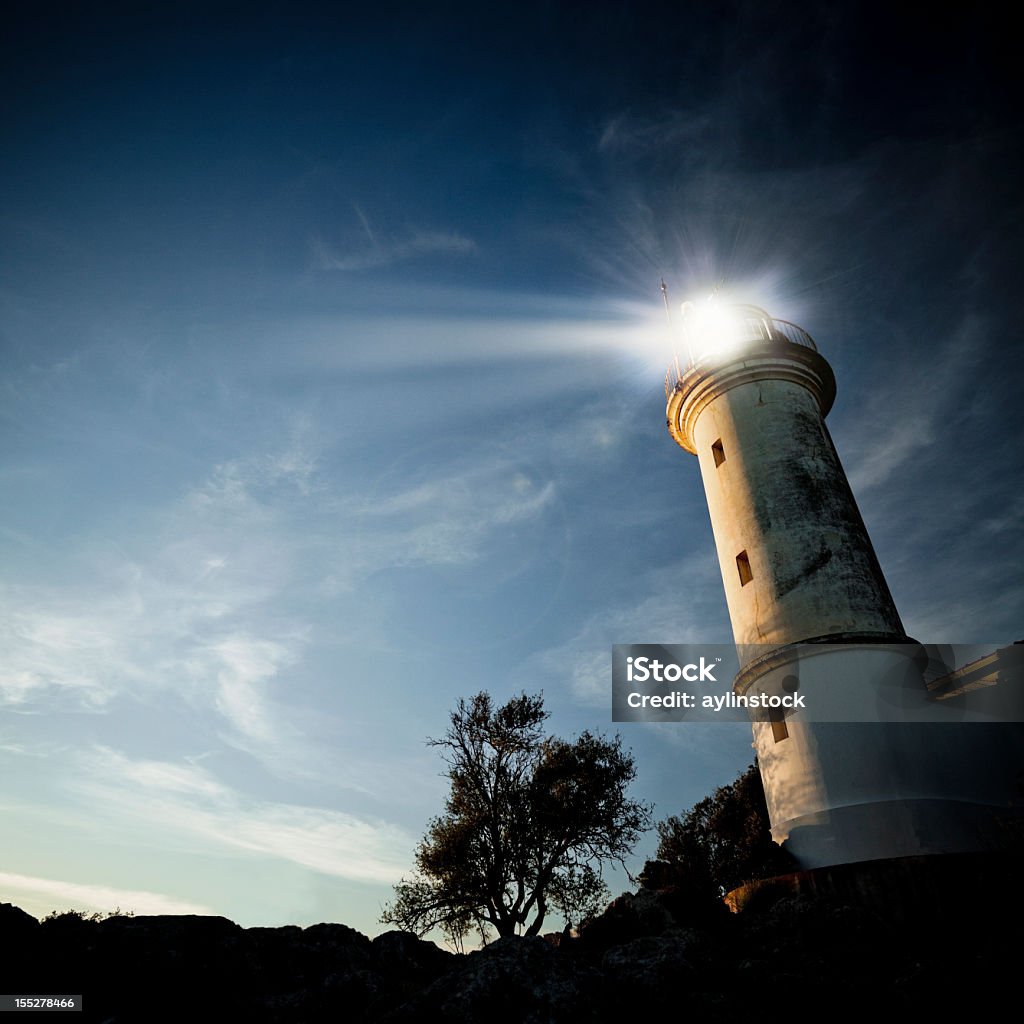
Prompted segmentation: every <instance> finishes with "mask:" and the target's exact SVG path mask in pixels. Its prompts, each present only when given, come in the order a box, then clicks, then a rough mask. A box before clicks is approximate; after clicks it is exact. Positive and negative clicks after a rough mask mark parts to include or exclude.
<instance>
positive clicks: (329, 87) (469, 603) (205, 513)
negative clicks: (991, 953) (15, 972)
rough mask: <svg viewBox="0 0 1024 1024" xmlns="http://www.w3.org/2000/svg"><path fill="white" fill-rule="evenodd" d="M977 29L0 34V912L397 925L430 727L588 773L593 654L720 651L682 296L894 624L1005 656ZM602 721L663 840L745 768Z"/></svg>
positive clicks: (716, 736) (1011, 329) (1008, 566)
mask: <svg viewBox="0 0 1024 1024" xmlns="http://www.w3.org/2000/svg"><path fill="white" fill-rule="evenodd" d="M1000 18H1001V15H999V14H998V13H997V12H996V11H995V9H994V8H988V9H971V10H970V11H967V10H966V9H965V10H964V11H963V12H962V13H961V14H960V15H959V16H958V15H949V16H944V17H943V18H942V19H941V20H937V21H935V22H933V21H931V20H926V19H924V18H919V17H918V16H916V15H912V14H910V13H901V12H899V11H894V10H891V9H889V8H888V7H887V6H873V5H871V4H864V3H857V4H852V3H845V2H840V3H837V4H830V5H821V6H820V8H818V7H811V6H808V7H806V8H801V7H800V6H799V5H793V4H777V3H770V2H768V3H766V2H757V3H754V2H742V0H740V2H736V0H734V2H728V3H721V4H716V5H710V4H702V5H691V6H687V5H681V4H678V3H675V4H663V5H662V4H643V3H640V4H630V5H625V4H603V3H596V4H589V5H583V4H575V3H530V2H526V3H519V4H515V5H511V4H500V3H499V4H497V5H490V6H489V5H481V4H435V5H414V4H385V5H382V6H381V5H376V6H374V8H373V10H372V11H371V10H370V9H369V8H368V7H364V6H362V5H360V6H356V5H351V4H346V3H341V4H333V5H323V6H317V5H312V4H308V3H305V2H302V0H296V2H291V3H288V4H265V3H259V2H252V3H247V4H244V5H243V4H216V3H215V4H209V3H202V4H200V3H189V2H179V3H175V4H143V3H125V4H119V5H110V4H104V3H90V4H81V3H74V4H67V3H60V2H50V3H45V4H40V3H22V2H16V3H15V4H14V5H13V11H9V12H8V13H6V14H5V33H4V38H3V40H2V42H0V47H2V49H3V53H2V59H0V77H2V79H3V92H4V96H5V97H6V103H5V111H4V115H3V121H2V146H0V183H2V188H0V236H2V237H0V251H2V253H3V256H2V273H0V314H2V315H0V809H2V813H3V820H4V827H3V830H2V832H0V901H8V902H12V903H15V904H16V905H18V906H21V907H23V908H24V909H26V910H28V911H29V912H31V913H34V914H37V915H43V914H46V913H47V912H49V911H51V910H54V909H65V908H67V907H77V908H81V909H86V910H90V911H93V910H98V911H109V910H113V909H114V908H115V907H120V908H121V909H133V910H134V911H135V912H136V913H203V914H222V915H224V916H227V917H230V918H231V919H233V920H235V921H237V922H239V923H240V924H243V925H246V926H253V925H280V924H303V925H304V924H311V923H315V922H317V921H341V922H344V923H347V924H349V925H351V926H353V927H356V928H358V929H360V930H361V931H363V932H365V933H367V934H371V935H373V934H377V933H379V932H380V931H382V930H385V926H383V925H381V924H379V923H378V918H379V916H380V912H381V908H382V906H383V904H384V903H385V902H386V901H387V900H388V899H389V898H390V895H391V891H392V889H391V887H392V885H393V883H394V882H395V881H397V880H398V879H399V878H400V877H402V875H403V874H407V873H408V872H409V871H410V869H411V867H412V856H413V851H414V848H415V846H416V843H417V841H418V839H419V838H420V837H421V836H422V835H423V832H424V829H425V826H426V824H427V822H428V820H429V819H430V818H431V817H432V816H433V815H435V814H437V813H439V812H440V811H441V809H442V807H443V802H444V798H445V794H446V783H445V780H444V778H443V777H442V774H441V773H442V770H443V767H444V766H443V764H442V763H441V761H440V759H439V757H438V753H437V751H436V750H435V749H432V748H430V747H428V746H427V745H426V742H425V741H426V739H427V738H428V737H431V736H434V737H436V736H440V735H442V734H443V732H444V730H445V728H446V727H447V723H448V715H449V713H450V711H451V709H452V708H453V707H454V705H455V703H456V702H457V700H458V699H459V698H460V697H468V696H471V695H472V694H474V693H476V692H478V691H479V690H482V689H486V690H488V691H490V692H491V693H492V694H493V695H494V696H495V697H496V698H498V699H502V700H503V699H506V698H508V697H511V696H513V695H516V694H518V693H521V692H524V691H525V692H529V693H535V692H539V691H543V693H544V697H545V704H546V707H547V708H548V710H549V711H550V712H551V718H550V720H549V725H550V727H551V731H552V732H554V733H556V734H558V735H563V736H573V735H576V734H578V733H580V732H581V731H583V730H587V729H589V730H593V731H599V732H603V733H605V734H609V735H611V734H613V733H614V732H615V731H616V727H615V726H614V725H613V723H612V722H611V709H610V704H611V701H610V697H611V645H612V644H613V643H682V642H702V643H719V642H728V641H729V640H730V639H731V633H730V630H729V621H728V614H727V610H726V606H725V601H724V596H723V593H722V584H721V579H720V576H719V573H718V565H717V561H716V558H715V553H714V545H713V540H712V536H711V530H710V523H709V520H708V514H707V510H706V506H705V503H704V497H703V491H702V487H701V482H700V476H699V472H698V469H697V464H696V460H695V459H693V457H692V456H690V455H688V454H687V453H685V452H683V451H682V450H681V449H680V448H678V447H677V446H676V445H675V444H674V443H673V442H672V441H671V439H670V438H669V437H668V434H667V432H666V430H665V419H664V392H663V377H664V372H665V367H666V365H667V363H668V361H669V359H670V358H671V351H672V344H673V338H672V335H671V331H670V328H669V326H668V324H667V322H666V317H665V311H664V307H663V306H662V297H661V293H660V289H659V282H660V280H661V278H662V277H664V279H665V281H666V282H667V285H668V288H669V293H670V296H671V297H672V300H673V302H674V303H678V302H681V301H682V300H684V299H688V298H693V297H698V296H701V295H704V294H707V293H708V292H709V291H710V290H711V289H713V288H714V287H715V286H716V285H720V284H722V283H723V282H724V285H725V287H726V288H727V289H728V291H729V293H730V294H731V295H734V296H735V297H737V298H739V299H742V300H744V301H750V302H755V303H757V304H759V305H761V306H764V307H765V308H767V309H768V310H769V312H770V313H771V314H772V315H773V316H776V317H780V318H783V319H786V320H790V321H793V322H796V323H798V324H800V325H801V326H802V327H804V328H805V329H806V330H807V331H809V332H810V334H811V335H812V336H813V337H814V338H815V340H816V341H817V343H818V347H819V349H820V350H821V352H822V353H823V354H824V355H825V357H826V358H827V359H828V360H829V362H830V363H831V365H832V366H833V368H834V370H835V372H836V376H837V379H838V389H839V392H838V398H837V401H836V405H835V408H834V409H833V411H832V412H831V413H830V415H829V420H828V422H829V427H830V430H831V433H832V436H833V438H834V439H835V442H836V446H837V449H838V451H839V454H840V457H841V458H842V460H843V463H844V466H845V468H846V470H847V473H848V476H849V478H850V481H851V483H852V485H853V488H854V492H855V494H856V496H857V500H858V503H859V505H860V508H861V512H862V514H863V516H864V519H865V522H866V524H867V527H868V529H869V531H870V534H871V537H872V540H873V542H874V545H875V548H876V551H877V553H878V556H879V559H880V561H881V564H882V567H883V569H884V571H885V573H886V577H887V579H888V582H889V585H890V588H891V590H892V592H893V596H894V598H895V600H896V604H897V607H898V608H899V609H900V612H901V615H902V617H903V621H904V625H905V627H906V629H907V631H908V633H910V635H912V636H915V637H917V638H918V639H921V640H925V641H930V642H941V643H981V644H989V645H992V646H995V645H998V644H1005V643H1009V642H1012V641H1014V640H1017V639H1021V638H1022V637H1024V630H1022V629H1021V609H1022V604H1024V582H1022V576H1021V573H1020V565H1021V562H1022V554H1024V536H1022V529H1021V518H1022V510H1024V500H1022V497H1021V491H1020V480H1021V475H1022V450H1024V446H1022V445H1021V437H1022V434H1024V431H1022V411H1021V401H1020V383H1019V380H1020V370H1021V353H1022V337H1021V325H1022V323H1024V319H1022V316H1021V312H1020V309H1019V301H1018V300H1019V294H1020V288H1019V271H1018V268H1019V266H1020V265H1021V255H1022V254H1021V238H1022V236H1024V225H1022V223H1021V212H1022V206H1024V204H1022V200H1021V192H1020V187H1019V182H1020V181H1021V180H1022V170H1024V167H1022V163H1024V161H1022V159H1021V145H1020V143H1021V134H1020V130H1021V123H1020V114H1019V105H1018V104H1016V103H1015V101H1014V91H1013V90H1014V84H1015V80H1016V77H1017V76H1016V68H1015V67H1014V68H1013V71H1012V72H1011V51H1010V43H1009V39H1010V38H1011V35H1012V34H1011V33H1010V32H1009V29H1008V26H1006V25H1004V24H1002V23H1001V22H1000ZM1015 57H1016V55H1015V54H1014V58H1015ZM618 731H620V732H621V735H622V737H623V742H624V744H625V745H626V746H627V747H628V748H629V749H630V750H631V751H632V753H633V755H634V757H635V759H636V764H637V779H636V782H635V784H634V786H633V789H632V791H631V792H632V794H633V795H634V796H636V797H637V798H640V799H643V800H646V801H648V802H649V803H651V804H653V806H654V815H655V818H656V819H660V818H664V817H665V816H667V815H669V814H678V813H680V812H681V811H683V810H684V809H686V808H688V807H689V806H691V805H692V804H693V803H695V802H696V801H697V800H699V799H701V798H702V797H703V796H705V795H706V794H708V793H709V792H710V791H711V790H713V789H714V788H715V787H716V786H719V785H722V784H724V783H726V782H729V781H731V780H732V779H733V778H735V777H736V775H737V774H738V773H739V772H740V771H741V770H742V769H743V768H744V767H745V766H746V765H747V764H748V763H749V762H750V760H751V758H752V751H751V749H750V733H749V730H748V729H747V728H746V727H745V726H742V725H726V724H704V725H700V726H698V725H694V724H674V725H673V724H670V723H660V724H654V723H630V724H627V725H623V726H620V727H618ZM655 847H656V836H655V835H654V834H653V833H650V834H648V835H647V836H646V837H645V838H644V839H643V841H642V842H641V843H640V844H639V845H638V847H637V850H636V853H635V855H634V857H633V858H632V859H631V860H630V861H629V862H627V867H628V868H629V869H630V870H632V871H634V872H635V871H637V870H639V868H640V867H641V866H642V864H643V861H644V859H645V858H647V857H650V856H651V855H653V852H654V849H655ZM609 877H610V881H611V883H612V885H613V888H615V890H616V891H622V889H625V888H627V887H628V879H627V878H626V877H625V875H624V873H623V872H621V871H620V872H618V873H617V874H612V875H611V876H609Z"/></svg>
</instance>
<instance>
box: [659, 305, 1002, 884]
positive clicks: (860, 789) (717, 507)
mask: <svg viewBox="0 0 1024 1024" xmlns="http://www.w3.org/2000/svg"><path fill="white" fill-rule="evenodd" d="M684 332H685V336H686V342H687V349H688V351H687V353H686V362H685V365H684V366H681V365H680V363H679V362H678V361H677V362H676V364H675V365H674V366H673V367H672V368H671V369H670V370H669V375H668V377H667V378H666V396H667V399H668V407H667V418H668V430H669V433H670V434H671V436H672V438H673V439H674V440H675V441H676V442H677V443H678V444H679V445H680V446H681V447H682V448H684V449H685V450H686V451H688V452H690V453H691V454H694V455H696V456H697V459H698V462H699V465H700V471H701V476H702V478H703V482H704V490H705V494H706V495H707V504H708V510H709V512H710V515H711V524H712V528H713V531H714V537H715V545H716V548H717V551H718V561H719V565H720V568H721V572H722V580H723V583H724V585H725V595H726V599H727V602H728V607H729V615H730V618H731V621H732V630H733V635H734V638H735V641H736V645H737V652H738V655H739V662H740V672H739V675H738V676H737V679H736V682H735V684H734V690H735V691H736V692H737V693H745V692H748V691H750V690H751V688H755V689H756V688H758V687H761V688H764V687H765V685H766V680H769V679H774V680H775V681H776V683H775V684H773V685H777V681H778V680H780V679H781V680H782V681H783V683H782V685H783V686H786V687H787V688H790V687H799V688H800V690H801V692H807V691H808V690H810V689H813V687H814V685H815V684H814V678H815V677H817V678H819V679H824V678H825V677H827V676H829V674H830V672H829V668H828V666H829V663H830V662H829V659H830V658H831V659H833V660H832V662H831V664H832V665H833V666H835V665H837V664H838V662H836V661H835V660H834V659H835V658H836V657H842V656H843V653H842V652H844V651H845V652H847V657H848V652H849V650H850V649H851V647H853V648H854V649H855V650H857V651H858V652H860V654H859V655H858V656H860V657H862V658H866V659H867V660H866V661H863V664H864V666H865V669H864V673H863V677H862V678H863V681H864V686H863V687H861V688H859V689H858V691H857V693H855V694H854V695H853V697H854V698H855V699H857V700H861V701H864V700H867V701H870V700H871V699H872V695H871V693H870V687H871V685H873V684H872V682H871V681H872V680H878V679H892V678H893V677H894V674H895V675H896V676H898V677H899V678H901V679H904V680H907V679H909V680H910V681H911V684H912V685H914V684H915V681H916V686H917V687H918V688H919V689H920V691H921V693H922V694H924V693H925V687H924V682H923V680H922V675H921V670H922V662H921V659H920V653H921V648H920V647H919V646H918V645H916V644H915V643H914V641H911V640H909V639H908V638H907V636H906V633H905V632H904V629H903V625H902V623H901V621H900V616H899V614H898V612H897V610H896V607H895V604H894V603H893V599H892V595H891V594H890V592H889V588H888V586H887V584H886V581H885V577H884V576H883V574H882V570H881V568H880V566H879V563H878V559H877V558H876V556H875V552H874V549H873V548H872V545H871V541H870V539H869V537H868V533H867V530H866V528H865V526H864V522H863V520H862V518H861V515H860V512H859V511H858V508H857V504H856V502H855V500H854V497H853V493H852V491H851V489H850V485H849V483H848V481H847V479H846V474H845V473H844V471H843V467H842V464H841V463H840V461H839V457H838V455H837V454H836V449H835V447H834V445H833V443H832V439H831V437H830V436H829V433H828V429H827V428H826V426H825V416H826V415H827V414H828V412H829V410H830V408H831V407H832V402H833V400H834V398H835V392H836V389H835V378H834V376H833V373H832V369H831V367H830V366H829V364H828V363H827V362H826V360H825V359H824V358H823V357H822V356H821V354H820V353H819V352H818V351H817V347H816V345H815V343H814V341H813V340H812V339H811V337H810V335H809V334H807V332H806V331H804V330H803V329H802V328H800V327H797V326H796V325H794V324H791V323H787V322H785V321H781V320H776V319H773V318H772V317H770V316H769V315H768V313H766V312H765V311H764V310H763V309H760V308H758V307H756V306H747V305H742V306H727V305H725V304H721V303H718V302H717V301H716V300H715V299H714V298H712V299H710V300H708V302H707V303H705V304H701V305H698V306H696V307H695V306H693V305H692V304H690V303H686V304H685V305H684ZM808 650H811V651H813V652H818V651H820V652H821V655H820V656H816V657H814V658H812V659H811V660H812V661H813V662H814V663H815V666H814V670H813V671H811V672H808V671H807V670H806V666H807V658H806V652H807V651H808ZM848 664H849V661H848V660H847V662H846V665H847V666H848ZM807 700H808V701H809V702H812V703H813V694H809V695H808V697H807ZM854 718H856V716H854ZM753 730H754V747H755V749H756V751H757V755H758V761H759V765H760V769H761V775H762V779H763V782H764V788H765V795H766V798H767V803H768V810H769V815H770V818H771V824H772V834H773V837H774V838H775V840H776V841H777V842H783V841H787V848H788V849H790V850H791V851H792V852H793V853H794V854H795V855H796V856H797V857H798V859H799V860H800V861H801V863H802V865H803V866H804V867H820V866H825V865H829V864H841V863H847V862H850V861H859V860H869V859H876V858H890V857H900V856H907V855H917V854H924V853H947V852H958V851H966V850H978V849H985V848H987V846H989V845H990V840H989V837H987V836H986V828H987V827H988V824H987V823H988V822H989V820H990V819H991V816H992V806H993V804H998V803H999V802H1000V801H1002V800H1003V799H1004V798H1005V795H1006V788H1007V787H1006V779H1005V777H1003V778H997V779H992V778H987V777H984V776H985V772H984V769H983V768H981V769H979V765H982V766H983V765H984V764H985V763H986V761H985V758H984V757H979V756H978V749H977V745H978V742H979V741H982V742H983V743H988V742H990V741H991V736H989V737H987V738H985V739H983V737H982V734H981V733H978V732H974V733H973V734H972V732H971V730H970V729H967V730H964V729H963V728H960V727H958V726H957V725H952V726H950V725H934V724H928V725H923V724H905V723H904V724H900V723H893V722H888V723H885V724H880V723H878V722H873V723H871V724H867V719H865V720H862V721H856V720H853V721H851V720H849V719H847V720H845V721H835V720H830V721H822V720H819V719H816V718H815V717H814V716H813V714H811V713H810V712H808V713H806V714H805V713H804V712H801V711H796V712H794V713H792V714H791V715H789V716H787V717H785V718H783V717H781V716H780V717H776V718H775V719H774V720H762V721H755V722H754V725H753Z"/></svg>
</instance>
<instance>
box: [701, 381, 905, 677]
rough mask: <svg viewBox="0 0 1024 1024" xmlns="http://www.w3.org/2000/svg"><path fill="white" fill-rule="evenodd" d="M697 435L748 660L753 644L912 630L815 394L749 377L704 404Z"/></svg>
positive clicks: (735, 621) (737, 631)
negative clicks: (744, 569) (743, 561)
mask: <svg viewBox="0 0 1024 1024" xmlns="http://www.w3.org/2000/svg"><path fill="white" fill-rule="evenodd" d="M693 439H694V442H695V447H696V449H697V457H698V460H699V462H700V470H701V476H702V478H703V481H704V491H705V494H706V495H707V502H708V510H709V512H710V514H711V522H712V526H713V529H714V535H715V545H716V547H717V549H718V560H719V565H720V567H721V571H722V580H723V582H724V584H725V593H726V599H727V601H728V605H729V614H730V616H731V619H732V627H733V635H734V636H735V638H736V643H737V645H739V647H740V649H741V650H740V654H741V662H742V661H743V650H742V648H743V646H744V645H746V644H786V643H794V642H798V641H803V640H810V639H813V638H817V637H823V636H829V635H842V634H873V633H875V634H879V635H882V636H889V637H893V636H902V635H903V626H902V623H901V622H900V618H899V614H898V613H897V611H896V608H895V605H894V604H893V601H892V597H891V595H890V593H889V588H888V586H887V585H886V582H885V578H884V576H883V575H882V571H881V568H880V567H879V564H878V559H877V558H876V556H875V553H874V549H873V548H872V546H871V541H870V539H869V537H868V534H867V530H866V529H865V527H864V523H863V520H862V519H861V515H860V512H859V510H858V508H857V504H856V502H855V501H854V498H853V493H852V492H851V490H850V486H849V483H848V482H847V480H846V475H845V473H844V472H843V468H842V466H841V465H840V463H839V459H838V457H837V455H836V452H835V448H834V447H833V445H832V441H831V438H830V437H829V435H828V432H827V430H826V428H825V423H824V421H823V419H822V415H821V410H820V408H819V405H818V400H817V398H816V396H815V395H814V394H812V393H811V392H810V391H808V390H807V389H806V388H804V387H803V386H801V385H800V384H797V383H794V382H792V381H788V380H771V379H768V380H758V381H751V382H749V383H745V384H740V385H739V386H737V387H733V388H730V389H729V390H728V391H726V392H725V393H724V394H721V395H720V396H718V397H717V398H715V399H714V400H713V401H711V402H710V403H708V405H707V406H706V407H705V408H704V409H703V410H702V411H701V413H700V415H699V417H698V418H697V421H696V424H695V428H694V432H693ZM713 446H720V449H719V450H720V456H719V458H720V459H721V458H722V456H724V461H721V462H720V464H719V465H716V460H715V454H714V449H713ZM742 552H746V555H747V559H748V561H749V566H750V575H751V578H750V580H749V582H747V583H745V584H744V583H743V581H742V579H741V576H740V572H739V569H738V567H737V556H739V555H741V553H742Z"/></svg>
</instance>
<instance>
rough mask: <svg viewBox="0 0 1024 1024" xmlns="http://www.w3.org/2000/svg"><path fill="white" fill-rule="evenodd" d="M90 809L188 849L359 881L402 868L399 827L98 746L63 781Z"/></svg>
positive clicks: (404, 838) (408, 846) (405, 856)
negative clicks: (267, 797) (258, 796)
mask: <svg viewBox="0 0 1024 1024" xmlns="http://www.w3.org/2000/svg"><path fill="white" fill-rule="evenodd" d="M70 785H71V787H72V789H73V790H74V792H75V793H76V794H78V795H80V796H82V797H84V798H85V799H86V800H88V802H89V807H90V808H91V811H92V812H93V813H96V814H102V815H106V816H107V817H108V818H109V819H111V820H113V821H116V822H122V823H125V822H127V823H131V824H130V826H129V827H132V828H138V829H139V830H140V831H142V832H145V833H147V834H149V833H157V832H158V833H160V834H162V835H165V836H166V835H171V836H174V837H177V839H178V840H179V841H185V842H187V843H189V844H190V845H191V846H193V847H194V848H208V847H213V848H221V849H233V850H242V851H245V852H247V853H250V854H254V855H258V856H264V857H272V858H277V859H280V860H284V861H288V862H290V863H293V864H296V865H299V866H300V867H304V868H309V869H310V870H313V871H317V872H320V873H322V874H325V875H332V876H336V877H339V878H347V879H351V880H353V881H358V882H371V883H372V882H376V883H385V884H388V883H392V882H394V881H396V880H397V879H398V878H399V877H400V875H401V874H402V872H403V871H405V870H407V869H408V860H409V855H410V851H411V850H412V848H413V845H414V842H413V839H412V837H411V836H409V835H408V834H407V833H406V832H405V831H404V830H402V829H400V828H398V827H397V826H394V825H390V824H387V823H385V822H374V821H369V820H365V819H363V818H359V817H356V816H355V815H352V814H347V813H345V812H343V811H338V810H331V809H327V808H322V807H307V806H300V805H296V804H285V803H275V802H270V801H262V800H254V799H251V798H248V797H246V796H244V795H243V794H241V793H239V792H238V791H236V790H234V789H232V788H231V787H229V786H227V785H225V784H224V783H222V782H220V781H219V780H218V779H216V778H215V777H214V776H213V775H212V774H211V773H210V772H209V771H207V770H206V769H204V768H202V767H200V766H198V765H196V764H194V763H190V762H187V761H180V762H168V761H150V760H133V759H132V758H129V757H127V756H125V755H124V754H121V753H119V752H117V751H115V750H111V749H109V748H106V747H97V748H95V749H93V750H92V751H90V752H89V753H87V754H85V755H83V756H82V757H81V759H80V774H79V775H78V776H77V777H76V778H75V780H74V781H73V782H72V783H70Z"/></svg>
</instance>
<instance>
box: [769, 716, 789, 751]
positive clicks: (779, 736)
mask: <svg viewBox="0 0 1024 1024" xmlns="http://www.w3.org/2000/svg"><path fill="white" fill-rule="evenodd" d="M768 721H769V722H771V723H772V739H773V740H774V741H775V742H776V743H778V742H779V740H784V739H787V738H788V737H789V729H788V728H786V716H785V714H783V711H782V708H769V709H768Z"/></svg>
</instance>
